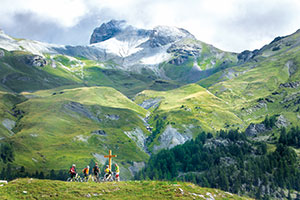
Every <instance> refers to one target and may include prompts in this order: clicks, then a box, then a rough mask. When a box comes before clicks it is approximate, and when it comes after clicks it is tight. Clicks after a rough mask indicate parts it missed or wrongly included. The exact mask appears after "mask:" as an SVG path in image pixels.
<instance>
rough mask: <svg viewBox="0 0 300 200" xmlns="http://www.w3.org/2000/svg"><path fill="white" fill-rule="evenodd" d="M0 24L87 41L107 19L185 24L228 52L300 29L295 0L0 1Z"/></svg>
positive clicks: (21, 33) (16, 32) (30, 34)
mask: <svg viewBox="0 0 300 200" xmlns="http://www.w3.org/2000/svg"><path fill="white" fill-rule="evenodd" d="M0 19H1V20H0V28H2V29H4V30H5V31H6V32H7V33H8V34H11V35H13V36H16V37H25V38H30V39H37V40H42V41H46V42H53V43H60V44H87V43H88V41H89V37H90V35H91V33H92V31H93V29H94V28H95V27H97V26H99V25H100V24H101V23H103V22H107V21H108V20H111V19H125V20H127V21H128V23H130V24H132V25H135V26H138V27H144V28H153V27H154V26H157V25H169V26H176V27H181V28H185V29H187V30H188V31H190V32H191V33H192V34H194V35H195V36H196V37H197V38H198V39H199V40H202V41H204V42H207V43H210V44H213V45H215V46H216V47H218V48H221V49H223V50H228V51H236V52H238V51H242V50H244V49H254V48H260V47H261V46H263V45H264V44H266V43H268V42H270V41H271V40H272V39H273V38H274V37H276V36H278V35H287V34H291V33H293V32H294V31H296V30H297V29H298V28H300V24H299V23H298V22H299V21H300V1H299V0H284V1H282V0H226V1H224V0H209V1H208V0H172V1H169V0H151V1H149V0H42V1H41V0H26V1H25V0H1V6H0Z"/></svg>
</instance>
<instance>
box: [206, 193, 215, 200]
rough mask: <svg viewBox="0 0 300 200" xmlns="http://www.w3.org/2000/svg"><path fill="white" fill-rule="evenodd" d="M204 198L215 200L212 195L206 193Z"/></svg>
mask: <svg viewBox="0 0 300 200" xmlns="http://www.w3.org/2000/svg"><path fill="white" fill-rule="evenodd" d="M206 196H209V198H206V199H207V200H215V198H214V197H213V195H212V194H211V193H209V192H207V193H206Z"/></svg>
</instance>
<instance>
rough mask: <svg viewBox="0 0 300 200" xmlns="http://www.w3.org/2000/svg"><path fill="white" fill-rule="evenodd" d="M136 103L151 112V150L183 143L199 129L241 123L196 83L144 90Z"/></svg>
mask: <svg viewBox="0 0 300 200" xmlns="http://www.w3.org/2000/svg"><path fill="white" fill-rule="evenodd" d="M135 102H136V103H137V104H139V105H141V106H142V107H144V108H146V109H148V110H149V111H151V118H150V119H149V121H150V122H151V124H153V125H155V131H154V132H153V135H152V136H151V137H150V138H151V140H152V141H150V143H149V144H148V145H149V147H150V148H153V150H154V151H158V150H160V149H161V148H166V147H170V146H175V145H177V144H182V143H184V142H185V141H187V140H188V139H191V138H193V137H194V136H195V135H197V134H199V133H200V132H201V131H202V130H206V131H215V130H219V129H224V128H229V127H231V128H233V127H240V126H241V125H242V124H243V122H242V121H241V120H240V119H239V118H238V117H237V116H235V114H234V113H233V112H232V111H231V110H230V109H229V108H230V107H229V105H228V104H226V102H224V101H223V100H221V99H220V98H218V97H216V96H214V95H213V94H211V93H210V92H209V91H207V90H206V89H205V88H202V87H201V86H199V85H196V84H191V85H186V86H183V87H180V88H178V89H174V90H169V91H163V92H159V91H148V90H147V91H143V92H141V93H139V94H138V95H137V96H136V97H135ZM158 129H160V130H158ZM175 138H176V139H175Z"/></svg>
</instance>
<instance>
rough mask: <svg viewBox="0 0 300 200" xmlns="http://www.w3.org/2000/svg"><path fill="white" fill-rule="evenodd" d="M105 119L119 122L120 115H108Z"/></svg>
mask: <svg viewBox="0 0 300 200" xmlns="http://www.w3.org/2000/svg"><path fill="white" fill-rule="evenodd" d="M105 117H106V118H107V119H110V120H119V119H120V116H119V115H113V114H107V115H105Z"/></svg>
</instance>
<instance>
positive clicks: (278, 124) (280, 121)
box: [275, 115, 290, 128]
mask: <svg viewBox="0 0 300 200" xmlns="http://www.w3.org/2000/svg"><path fill="white" fill-rule="evenodd" d="M289 124H290V122H289V121H288V120H287V119H286V118H285V117H284V116H283V115H279V117H278V118H277V121H276V122H275V126H276V127H277V128H281V127H287V126H288V125H289Z"/></svg>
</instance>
